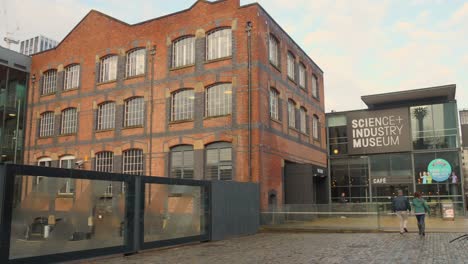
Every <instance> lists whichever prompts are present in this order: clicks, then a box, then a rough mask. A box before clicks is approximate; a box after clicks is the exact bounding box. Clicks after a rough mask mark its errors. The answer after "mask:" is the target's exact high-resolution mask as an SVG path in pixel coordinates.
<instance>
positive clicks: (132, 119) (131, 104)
mask: <svg viewBox="0 0 468 264" xmlns="http://www.w3.org/2000/svg"><path fill="white" fill-rule="evenodd" d="M144 122H145V99H144V98H143V97H132V98H129V99H127V100H125V109H124V126H125V127H134V126H142V125H143V124H144Z"/></svg>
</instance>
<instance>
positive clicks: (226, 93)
mask: <svg viewBox="0 0 468 264" xmlns="http://www.w3.org/2000/svg"><path fill="white" fill-rule="evenodd" d="M231 100H232V87H231V84H230V83H223V84H218V85H213V86H211V87H209V88H207V89H206V100H205V101H206V116H222V115H228V114H230V113H231V111H232V109H231V108H232V106H231V105H232V103H231Z"/></svg>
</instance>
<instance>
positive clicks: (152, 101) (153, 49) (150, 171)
mask: <svg viewBox="0 0 468 264" xmlns="http://www.w3.org/2000/svg"><path fill="white" fill-rule="evenodd" d="M150 55H151V85H150V87H151V91H150V95H151V96H150V97H151V103H150V106H151V110H150V136H149V140H150V142H149V170H148V172H149V176H153V173H152V167H153V166H152V165H153V164H152V162H153V113H154V92H153V88H154V56H155V55H156V45H153V47H152V48H151V50H150ZM148 203H151V187H150V188H148Z"/></svg>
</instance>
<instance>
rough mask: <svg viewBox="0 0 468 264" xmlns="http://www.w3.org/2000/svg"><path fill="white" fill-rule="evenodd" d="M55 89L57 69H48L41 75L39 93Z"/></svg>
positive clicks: (42, 93) (46, 92) (47, 92)
mask: <svg viewBox="0 0 468 264" xmlns="http://www.w3.org/2000/svg"><path fill="white" fill-rule="evenodd" d="M56 91H57V70H55V69H53V70H48V71H46V72H44V75H43V76H42V89H41V95H46V94H51V93H55V92H56Z"/></svg>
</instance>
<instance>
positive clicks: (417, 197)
mask: <svg viewBox="0 0 468 264" xmlns="http://www.w3.org/2000/svg"><path fill="white" fill-rule="evenodd" d="M413 206H414V215H416V220H418V229H419V235H420V236H421V237H423V236H425V235H426V223H425V217H426V213H429V206H428V205H427V202H426V200H424V199H423V198H421V194H420V193H418V192H415V193H414V199H413Z"/></svg>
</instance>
